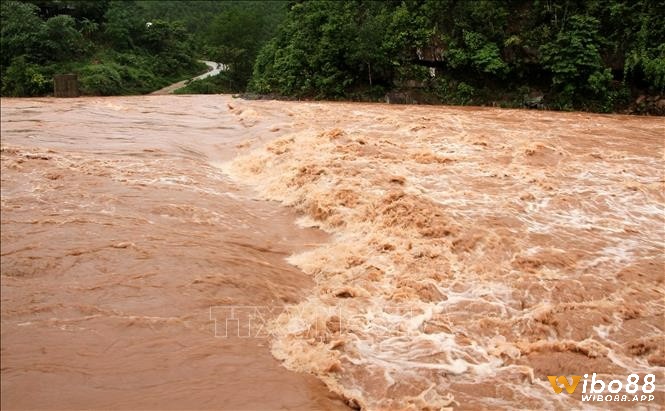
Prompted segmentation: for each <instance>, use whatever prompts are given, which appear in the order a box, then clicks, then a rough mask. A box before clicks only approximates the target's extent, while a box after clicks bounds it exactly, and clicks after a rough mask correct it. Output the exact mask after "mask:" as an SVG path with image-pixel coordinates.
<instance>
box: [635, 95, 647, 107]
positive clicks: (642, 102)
mask: <svg viewBox="0 0 665 411" xmlns="http://www.w3.org/2000/svg"><path fill="white" fill-rule="evenodd" d="M646 99H647V96H645V95H644V94H642V95H641V96H639V97H638V98H637V100H635V104H637V105H640V104H644V100H646Z"/></svg>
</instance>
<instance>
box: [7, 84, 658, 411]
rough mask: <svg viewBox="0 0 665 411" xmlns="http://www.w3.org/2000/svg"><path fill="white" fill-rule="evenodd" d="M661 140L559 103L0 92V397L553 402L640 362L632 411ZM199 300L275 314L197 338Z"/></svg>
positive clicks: (646, 319)
mask: <svg viewBox="0 0 665 411" xmlns="http://www.w3.org/2000/svg"><path fill="white" fill-rule="evenodd" d="M664 136H665V120H663V119H662V118H649V117H627V116H605V115H591V114H581V113H551V112H535V111H519V110H498V109H480V108H451V107H427V106H419V107H416V106H387V105H379V104H352V103H344V104H342V103H299V102H266V101H257V102H248V101H240V100H234V99H232V98H230V97H225V96H213V97H204V96H196V97H185V96H182V97H177V96H150V97H132V98H130V97H127V98H107V99H75V100H67V101H63V100H53V99H43V100H38V99H26V100H3V102H2V362H3V368H2V377H3V378H2V398H3V399H2V404H3V408H5V406H7V407H8V408H12V407H19V408H20V407H27V408H34V407H49V406H51V407H55V408H62V407H68V406H69V407H71V406H83V407H88V408H90V407H92V408H95V407H113V408H155V407H157V408H163V407H165V406H169V407H175V408H183V407H187V408H202V407H207V408H224V407H225V406H226V407H229V408H234V409H238V408H243V407H246V408H245V409H276V408H280V407H281V408H288V409H313V408H316V409H338V408H344V407H346V405H344V404H343V403H342V401H341V400H340V399H339V398H337V397H335V396H334V395H330V394H327V393H326V390H325V387H324V386H323V385H322V383H320V382H319V381H317V380H315V379H313V378H311V377H309V376H308V374H312V375H314V376H316V377H318V379H319V380H320V381H322V382H323V383H325V385H326V386H327V387H328V389H330V391H332V392H333V393H335V394H338V395H339V396H340V397H341V398H343V399H344V401H346V403H347V404H348V405H350V406H352V407H360V408H363V409H370V410H402V409H413V410H423V409H441V408H445V407H453V408H462V409H479V408H485V409H511V408H528V409H539V408H542V409H564V408H565V409H570V408H579V407H580V406H582V405H588V404H582V403H581V402H580V401H581V391H579V390H578V391H576V392H575V394H572V395H569V394H558V395H557V394H555V393H554V392H553V390H552V386H551V385H550V382H549V381H548V378H547V376H551V375H556V376H558V375H566V376H570V375H583V374H589V375H591V374H592V373H596V374H597V376H598V378H602V379H603V380H604V381H606V382H607V381H610V380H614V379H618V380H623V381H626V377H627V376H628V375H629V374H633V373H635V374H638V375H639V376H641V377H643V376H644V375H646V374H655V378H656V391H655V392H654V393H653V395H654V396H655V399H654V400H653V401H652V402H650V403H649V404H646V406H647V407H654V408H656V407H657V406H658V404H662V403H663V402H664V401H665V391H664V388H663V387H664V386H663V382H665V285H664V283H663V281H664V279H665V167H664V165H665V137H664ZM263 200H271V201H263ZM276 202H279V203H280V204H281V205H282V206H286V207H282V206H280V205H279V204H277V203H276ZM317 228H318V229H320V230H323V231H324V232H325V233H324V232H321V231H320V230H317ZM296 267H297V268H296ZM298 269H299V270H298ZM303 273H304V274H303ZM220 305H246V306H263V307H266V306H280V307H281V306H284V307H285V308H283V309H281V310H280V312H273V315H271V316H269V318H267V320H268V323H267V325H266V327H267V328H266V330H267V331H268V334H269V338H268V339H267V341H264V340H259V339H223V338H221V339H220V338H214V335H213V334H212V332H211V331H210V318H207V317H206V315H207V314H206V313H207V311H206V309H207V308H208V307H210V306H220ZM268 350H270V351H271V352H272V355H273V356H274V357H275V358H277V359H278V360H280V361H281V362H282V364H283V365H284V366H285V367H286V368H287V369H289V370H291V371H296V372H298V373H292V372H288V371H287V370H286V369H284V368H280V367H278V366H277V364H276V362H275V361H274V360H273V359H272V358H270V356H269V355H268V354H267V353H268ZM228 373H235V374H234V377H232V379H233V381H232V382H230V381H229V379H228V375H229V374H228ZM238 373H239V374H238ZM236 374H238V375H239V377H236V376H235V375H236ZM139 380H140V383H139V384H138V385H136V384H134V385H132V384H133V383H135V382H136V381H139ZM72 381H74V383H76V384H78V386H77V387H76V390H74V388H72V387H71V384H72ZM35 383H39V384H43V385H45V387H44V388H43V390H42V391H41V392H37V393H35V394H34V395H33V396H30V397H29V398H25V397H22V396H21V394H20V393H21V392H26V391H25V390H27V389H28V387H30V386H32V385H34V384H35ZM46 385H48V386H46ZM67 387H69V388H67ZM130 387H132V388H130ZM294 387H295V388H294ZM63 389H64V390H72V392H71V393H70V394H71V395H72V396H73V397H72V398H74V402H69V403H68V402H67V399H65V398H61V397H59V396H58V390H63ZM118 390H125V391H122V392H123V393H124V394H123V395H125V398H122V399H117V396H116V394H117V392H119V391H118ZM263 390H265V392H263ZM273 390H278V391H279V392H278V393H276V394H270V392H271V391H273ZM243 398H245V399H248V401H247V402H243ZM222 401H226V402H222ZM229 401H230V402H229ZM280 401H281V402H280ZM599 406H601V407H602V406H603V404H602V403H601V404H599ZM613 406H614V407H621V406H625V407H628V406H631V404H623V405H622V404H618V405H617V404H614V405H613Z"/></svg>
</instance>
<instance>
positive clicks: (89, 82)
mask: <svg viewBox="0 0 665 411" xmlns="http://www.w3.org/2000/svg"><path fill="white" fill-rule="evenodd" d="M79 84H80V88H81V92H82V93H83V94H88V95H102V96H111V95H114V94H123V91H124V90H123V87H122V78H121V76H120V73H118V66H117V65H115V64H92V65H88V66H85V67H84V68H83V69H82V70H81V71H80V72H79Z"/></svg>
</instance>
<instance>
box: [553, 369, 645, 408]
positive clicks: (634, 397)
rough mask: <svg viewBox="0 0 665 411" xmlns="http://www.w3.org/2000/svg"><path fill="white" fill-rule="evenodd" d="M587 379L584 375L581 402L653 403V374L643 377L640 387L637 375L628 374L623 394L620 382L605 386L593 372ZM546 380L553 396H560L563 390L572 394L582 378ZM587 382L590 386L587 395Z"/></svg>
mask: <svg viewBox="0 0 665 411" xmlns="http://www.w3.org/2000/svg"><path fill="white" fill-rule="evenodd" d="M588 377H589V374H584V382H583V383H582V401H653V399H654V395H653V394H652V393H653V392H654V391H655V390H656V376H655V375H654V374H647V375H645V376H644V383H643V384H642V385H640V376H639V375H637V374H630V375H629V376H628V378H626V385H625V391H624V392H621V390H622V389H623V388H624V383H623V381H621V380H612V381H610V382H609V383H608V384H607V386H606V385H605V381H603V380H601V379H598V378H596V373H595V372H594V373H593V374H592V376H591V381H589V380H588ZM547 379H548V380H550V384H551V385H552V389H553V390H554V393H555V394H561V393H562V392H563V390H564V389H565V390H566V392H567V393H568V394H573V393H574V392H575V390H576V389H577V386H578V385H579V383H580V380H582V376H580V375H573V376H571V378H570V381H569V380H568V378H567V377H566V376H564V375H559V376H554V375H549V376H548V377H547ZM589 382H590V383H591V386H590V389H589V393H588V394H587V386H588V384H589ZM606 390H607V391H606Z"/></svg>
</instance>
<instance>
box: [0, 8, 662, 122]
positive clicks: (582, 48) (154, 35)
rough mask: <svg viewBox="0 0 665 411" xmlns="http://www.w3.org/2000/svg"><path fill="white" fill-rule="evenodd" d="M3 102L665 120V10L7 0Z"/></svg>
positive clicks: (4, 23)
mask: <svg viewBox="0 0 665 411" xmlns="http://www.w3.org/2000/svg"><path fill="white" fill-rule="evenodd" d="M1 7H2V16H1V17H2V61H1V69H2V95H5V96H31V95H44V94H48V93H50V92H51V91H52V83H51V78H52V76H53V74H57V73H62V72H76V73H78V75H79V79H80V84H81V90H82V91H83V92H84V93H86V94H102V95H109V94H136V93H146V92H149V91H152V90H155V89H157V88H160V87H162V86H164V85H166V84H169V83H171V82H174V81H178V80H182V79H183V78H187V77H188V76H192V75H194V74H196V73H197V72H200V71H202V70H203V67H202V65H201V64H200V63H198V62H197V60H196V59H197V58H206V59H209V60H214V61H219V62H222V63H224V64H226V65H227V66H228V67H229V69H228V70H227V71H226V72H224V73H222V74H221V75H219V76H217V77H212V78H208V79H205V80H200V81H195V82H192V83H190V84H189V85H188V86H187V87H186V88H185V89H183V90H181V91H180V92H192V93H218V92H249V93H253V94H259V95H262V94H267V95H270V96H281V97H295V98H313V99H352V100H370V101H372V100H384V99H385V100H390V101H391V102H420V103H450V104H490V105H501V106H523V105H527V106H533V107H548V108H552V109H562V110H570V109H585V110H592V111H602V112H609V111H617V110H625V109H627V108H630V110H632V111H634V112H652V113H660V114H665V98H663V95H664V94H665V13H663V10H665V1H663V0H635V1H633V0H608V1H600V0H590V1H586V2H576V1H572V0H545V1H540V0H536V1H531V0H530V1H526V0H524V1H489V0H487V1H483V0H477V1H456V0H395V1H390V0H388V1H368V0H350V1H281V2H280V1H230V2H213V1H121V2H120V1H108V0H101V1H67V0H64V1H43V0H42V1H39V0H35V1H25V2H16V1H7V2H3V3H2V6H1Z"/></svg>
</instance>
